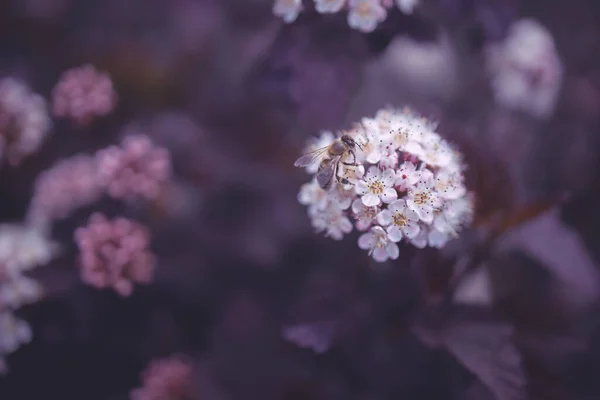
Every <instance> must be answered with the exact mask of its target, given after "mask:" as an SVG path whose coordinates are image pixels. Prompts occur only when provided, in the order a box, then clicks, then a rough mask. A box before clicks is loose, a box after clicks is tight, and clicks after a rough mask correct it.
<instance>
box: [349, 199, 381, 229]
mask: <svg viewBox="0 0 600 400" xmlns="http://www.w3.org/2000/svg"><path fill="white" fill-rule="evenodd" d="M379 210H380V209H379V207H367V206H365V205H364V204H363V202H362V201H361V200H359V199H356V200H354V202H353V203H352V212H353V213H354V218H355V219H356V229H358V230H359V231H366V230H367V229H369V227H370V226H371V225H372V224H373V222H374V221H375V218H376V217H377V214H379Z"/></svg>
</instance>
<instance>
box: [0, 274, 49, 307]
mask: <svg viewBox="0 0 600 400" xmlns="http://www.w3.org/2000/svg"><path fill="white" fill-rule="evenodd" d="M42 294H43V289H42V286H41V285H40V284H39V283H38V282H37V281H35V280H33V279H31V278H28V277H26V276H23V275H18V276H16V277H14V278H12V279H8V280H7V281H5V282H3V283H2V284H0V307H1V308H4V307H9V308H12V309H16V308H19V307H21V306H23V305H25V304H30V303H34V302H36V301H37V300H39V299H41V298H42Z"/></svg>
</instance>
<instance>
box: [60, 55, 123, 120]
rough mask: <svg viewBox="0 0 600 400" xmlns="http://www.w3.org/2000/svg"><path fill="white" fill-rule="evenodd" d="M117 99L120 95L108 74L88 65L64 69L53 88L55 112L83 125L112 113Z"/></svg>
mask: <svg viewBox="0 0 600 400" xmlns="http://www.w3.org/2000/svg"><path fill="white" fill-rule="evenodd" d="M116 102H117V94H116V93H115V91H114V89H113V84H112V81H111V80H110V78H109V77H108V75H106V74H103V73H101V72H98V71H97V70H96V68H94V66H93V65H89V64H88V65H84V66H82V67H77V68H72V69H69V70H67V71H65V72H64V73H63V74H62V76H61V78H60V80H59V82H58V83H57V84H56V86H55V87H54V90H53V91H52V105H53V109H54V115H56V116H57V117H65V118H70V119H72V120H74V121H75V122H76V123H78V124H80V125H86V124H88V123H90V122H91V121H92V120H93V119H94V118H95V117H99V116H105V115H108V114H110V112H111V111H112V110H113V108H114V107H115V104H116Z"/></svg>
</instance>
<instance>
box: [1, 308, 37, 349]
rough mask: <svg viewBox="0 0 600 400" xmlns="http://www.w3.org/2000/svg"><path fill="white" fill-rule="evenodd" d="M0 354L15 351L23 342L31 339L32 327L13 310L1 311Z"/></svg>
mask: <svg viewBox="0 0 600 400" xmlns="http://www.w3.org/2000/svg"><path fill="white" fill-rule="evenodd" d="M0 332H2V335H0V355H1V354H9V353H12V352H14V351H15V350H17V349H18V348H19V346H21V344H24V343H29V342H30V341H31V328H30V327H29V324H28V323H27V322H25V321H23V320H20V319H17V318H15V316H14V315H13V314H12V313H11V312H6V311H4V312H0Z"/></svg>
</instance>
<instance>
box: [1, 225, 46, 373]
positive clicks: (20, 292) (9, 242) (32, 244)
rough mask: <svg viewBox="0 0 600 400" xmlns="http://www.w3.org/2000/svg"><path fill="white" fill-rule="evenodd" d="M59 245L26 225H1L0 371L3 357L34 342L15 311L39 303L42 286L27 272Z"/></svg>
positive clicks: (42, 263)
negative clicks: (27, 274) (26, 273)
mask: <svg viewBox="0 0 600 400" xmlns="http://www.w3.org/2000/svg"><path fill="white" fill-rule="evenodd" d="M56 249H57V248H56V245H55V244H54V243H52V242H50V241H49V240H48V239H47V238H46V236H45V235H44V234H43V233H42V232H40V231H39V230H37V229H34V228H30V227H27V226H23V225H8V224H6V225H0V372H3V371H6V364H5V362H4V357H5V356H6V355H7V354H10V353H12V352H13V351H15V350H17V349H18V348H19V346H20V345H21V344H23V343H27V342H29V341H30V340H31V328H30V327H29V324H28V323H27V322H26V321H23V320H20V319H18V318H16V317H15V316H14V314H13V312H14V310H16V309H18V308H19V307H21V306H23V305H25V304H30V303H34V302H36V301H38V300H39V299H40V298H41V297H42V295H43V290H42V286H41V285H40V284H39V283H38V282H37V281H36V280H34V279H31V278H29V277H27V276H26V275H25V272H27V271H29V270H31V269H32V268H35V267H37V266H40V265H44V264H47V263H48V262H49V261H50V260H51V259H52V258H53V256H54V255H55V253H56Z"/></svg>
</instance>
